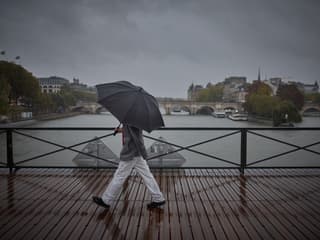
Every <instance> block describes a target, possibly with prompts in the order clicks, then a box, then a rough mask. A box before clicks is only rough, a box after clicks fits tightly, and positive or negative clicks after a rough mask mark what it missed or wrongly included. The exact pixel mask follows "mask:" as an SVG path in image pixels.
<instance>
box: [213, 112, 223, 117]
mask: <svg viewBox="0 0 320 240" xmlns="http://www.w3.org/2000/svg"><path fill="white" fill-rule="evenodd" d="M212 116H214V117H216V118H225V117H226V113H225V112H224V111H215V112H213V113H212Z"/></svg>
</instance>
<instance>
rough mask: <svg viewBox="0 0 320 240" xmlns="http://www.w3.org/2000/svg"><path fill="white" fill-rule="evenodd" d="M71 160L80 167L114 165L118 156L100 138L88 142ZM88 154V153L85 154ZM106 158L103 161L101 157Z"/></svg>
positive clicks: (117, 160) (117, 161)
mask: <svg viewBox="0 0 320 240" xmlns="http://www.w3.org/2000/svg"><path fill="white" fill-rule="evenodd" d="M81 152H82V153H78V154H77V155H76V156H75V157H74V158H73V159H72V161H73V162H74V163H75V164H76V165H78V166H80V167H116V166H117V164H118V163H119V157H118V156H117V155H116V154H115V153H114V152H112V150H111V149H110V148H109V147H108V146H107V145H106V144H105V143H104V142H102V141H101V140H100V139H96V140H94V141H92V142H89V143H88V144H87V145H86V146H85V147H84V148H83V149H82V150H81ZM87 154H88V155H87ZM94 156H97V157H99V158H103V159H107V160H108V161H104V160H102V159H98V158H95V157H94Z"/></svg>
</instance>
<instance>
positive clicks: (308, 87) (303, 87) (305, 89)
mask: <svg viewBox="0 0 320 240" xmlns="http://www.w3.org/2000/svg"><path fill="white" fill-rule="evenodd" d="M288 84H293V85H295V86H296V87H297V88H298V89H299V90H300V91H301V92H302V93H305V94H310V93H318V92H319V84H318V82H317V81H315V83H314V84H304V83H301V82H293V81H291V82H288Z"/></svg>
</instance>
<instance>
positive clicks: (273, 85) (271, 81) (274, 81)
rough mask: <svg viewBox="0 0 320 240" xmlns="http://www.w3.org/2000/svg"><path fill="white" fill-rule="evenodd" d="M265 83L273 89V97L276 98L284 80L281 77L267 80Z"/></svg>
mask: <svg viewBox="0 0 320 240" xmlns="http://www.w3.org/2000/svg"><path fill="white" fill-rule="evenodd" d="M263 82H264V83H265V84H267V85H268V86H269V87H270V88H271V90H272V95H273V96H275V95H277V91H278V88H279V86H280V85H281V84H282V79H281V78H279V77H277V78H270V79H269V80H267V79H266V80H264V81H263Z"/></svg>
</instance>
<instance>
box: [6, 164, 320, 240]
mask: <svg viewBox="0 0 320 240" xmlns="http://www.w3.org/2000/svg"><path fill="white" fill-rule="evenodd" d="M153 172H154V174H155V176H156V178H157V180H158V182H159V183H160V186H161V189H162V191H163V192H164V194H165V195H166V198H167V204H166V205H165V207H163V208H162V209H156V210H151V211H149V210H147V208H146V204H147V203H148V202H149V201H150V195H149V193H148V192H147V191H146V188H145V186H144V185H143V184H142V180H141V178H140V177H138V176H136V175H135V174H134V173H133V175H132V176H131V177H130V178H129V180H128V181H127V183H126V185H125V188H124V190H123V192H122V194H121V195H120V197H119V200H118V201H116V202H115V203H114V206H113V207H112V208H111V209H110V210H109V211H105V210H104V209H103V208H100V207H97V206H96V205H95V204H93V203H92V201H91V196H92V195H99V194H100V193H101V192H102V191H103V190H104V188H105V186H106V184H107V183H108V181H110V179H111V177H112V173H113V170H89V169H88V170H86V169H82V170H80V169H21V170H19V171H17V172H16V173H15V174H12V175H10V174H8V171H7V170H6V169H0V196H1V197H0V198H1V199H0V201H1V202H0V226H1V227H0V238H1V239H79V238H81V239H90V238H92V239H319V238H320V201H319V200H320V184H319V182H320V170H319V169H291V170H280V169H268V170H266V169H265V170H246V176H245V177H241V176H240V175H239V173H238V171H236V170H212V169H190V170H174V169H172V170H163V171H160V170H154V171H153Z"/></svg>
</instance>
